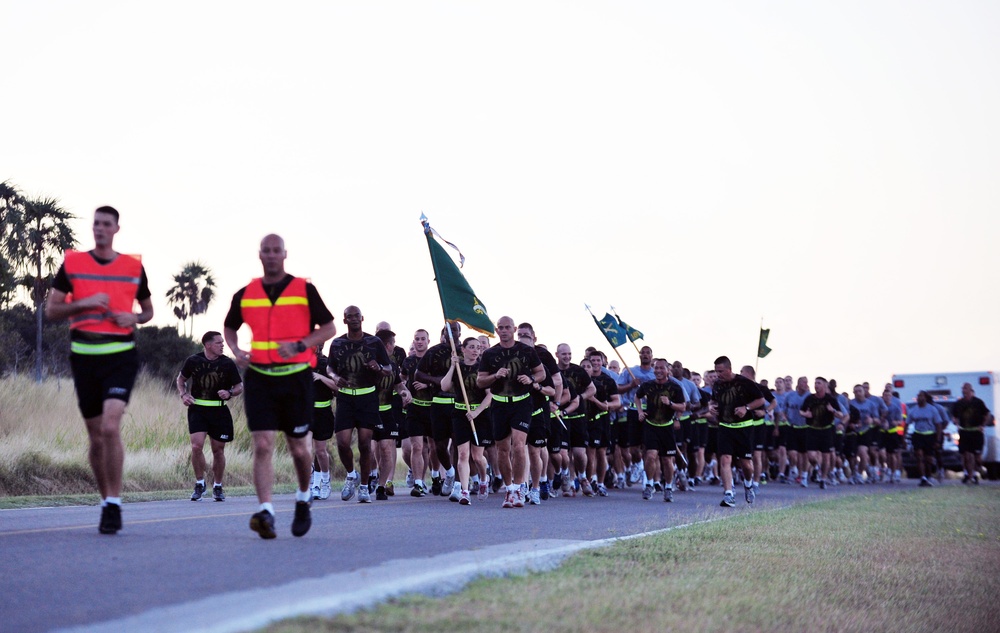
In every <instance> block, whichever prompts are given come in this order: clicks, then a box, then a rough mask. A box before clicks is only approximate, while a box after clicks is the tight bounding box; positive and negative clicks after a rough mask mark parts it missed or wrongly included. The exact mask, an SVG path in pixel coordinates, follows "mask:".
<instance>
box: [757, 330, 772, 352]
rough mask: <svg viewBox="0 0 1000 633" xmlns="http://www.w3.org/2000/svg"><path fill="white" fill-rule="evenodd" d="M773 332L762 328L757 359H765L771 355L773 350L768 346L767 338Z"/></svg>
mask: <svg viewBox="0 0 1000 633" xmlns="http://www.w3.org/2000/svg"><path fill="white" fill-rule="evenodd" d="M770 334H771V330H765V329H764V328H760V342H758V343H757V358H764V357H765V356H767V355H768V354H770V353H771V348H770V347H768V346H767V337H768V335H770Z"/></svg>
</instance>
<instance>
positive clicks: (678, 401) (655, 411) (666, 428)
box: [634, 358, 687, 503]
mask: <svg viewBox="0 0 1000 633" xmlns="http://www.w3.org/2000/svg"><path fill="white" fill-rule="evenodd" d="M653 375H654V376H655V378H654V379H653V380H649V381H646V382H644V383H642V384H641V385H639V388H638V389H637V390H636V392H635V400H634V402H635V404H636V415H637V416H638V418H639V421H640V422H642V423H643V424H644V426H643V428H644V430H645V433H644V437H643V445H644V446H645V447H646V452H645V455H644V458H645V468H646V483H645V485H643V488H642V498H643V499H644V500H646V501H648V500H650V499H652V498H653V482H654V481H658V480H659V478H660V477H659V474H658V471H660V472H662V473H663V479H664V481H665V482H666V483H665V484H664V486H663V500H664V501H666V502H668V503H669V502H672V501H673V500H674V486H673V482H674V462H673V457H674V455H676V454H677V441H676V437H677V436H676V433H678V432H680V431H681V428H682V427H681V423H680V421H679V420H677V419H676V416H677V414H680V413H681V412H683V411H686V410H687V405H686V404H685V402H684V391H683V389H682V388H681V386H680V385H679V384H677V382H676V381H674V380H672V379H671V378H670V365H669V364H668V363H667V361H666V360H664V359H662V358H657V359H656V360H654V361H653Z"/></svg>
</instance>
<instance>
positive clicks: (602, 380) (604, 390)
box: [587, 373, 684, 418]
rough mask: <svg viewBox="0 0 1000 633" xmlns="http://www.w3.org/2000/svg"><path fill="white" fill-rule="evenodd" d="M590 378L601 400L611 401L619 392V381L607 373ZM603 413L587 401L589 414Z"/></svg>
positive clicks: (682, 398) (593, 416)
mask: <svg viewBox="0 0 1000 633" xmlns="http://www.w3.org/2000/svg"><path fill="white" fill-rule="evenodd" d="M590 379H591V380H592V381H593V382H594V388H595V389H596V390H597V391H596V393H595V394H594V397H595V398H597V399H598V400H600V401H601V402H610V401H611V396H612V395H614V394H617V393H618V383H616V382H615V381H614V379H613V378H611V377H610V376H608V375H607V374H604V373H602V374H600V375H598V376H591V377H590ZM683 400H684V396H683V395H681V401H683ZM598 413H601V410H600V409H599V408H598V407H597V405H596V404H594V403H593V402H591V401H589V400H588V401H587V415H588V416H590V417H591V418H595V417H597V414H598Z"/></svg>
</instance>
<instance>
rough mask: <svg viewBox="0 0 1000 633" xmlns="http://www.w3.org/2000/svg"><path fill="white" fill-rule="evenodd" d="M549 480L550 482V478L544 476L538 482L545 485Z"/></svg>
mask: <svg viewBox="0 0 1000 633" xmlns="http://www.w3.org/2000/svg"><path fill="white" fill-rule="evenodd" d="M548 480H549V478H548V477H547V476H546V475H542V476H541V477H539V478H538V481H539V482H541V483H544V482H546V481H548Z"/></svg>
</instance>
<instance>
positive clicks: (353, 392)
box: [337, 387, 375, 396]
mask: <svg viewBox="0 0 1000 633" xmlns="http://www.w3.org/2000/svg"><path fill="white" fill-rule="evenodd" d="M337 393H342V394H344V395H347V396H366V395H368V394H370V393H375V387H358V388H357V389H354V388H352V387H341V388H340V391H338V392H337Z"/></svg>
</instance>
